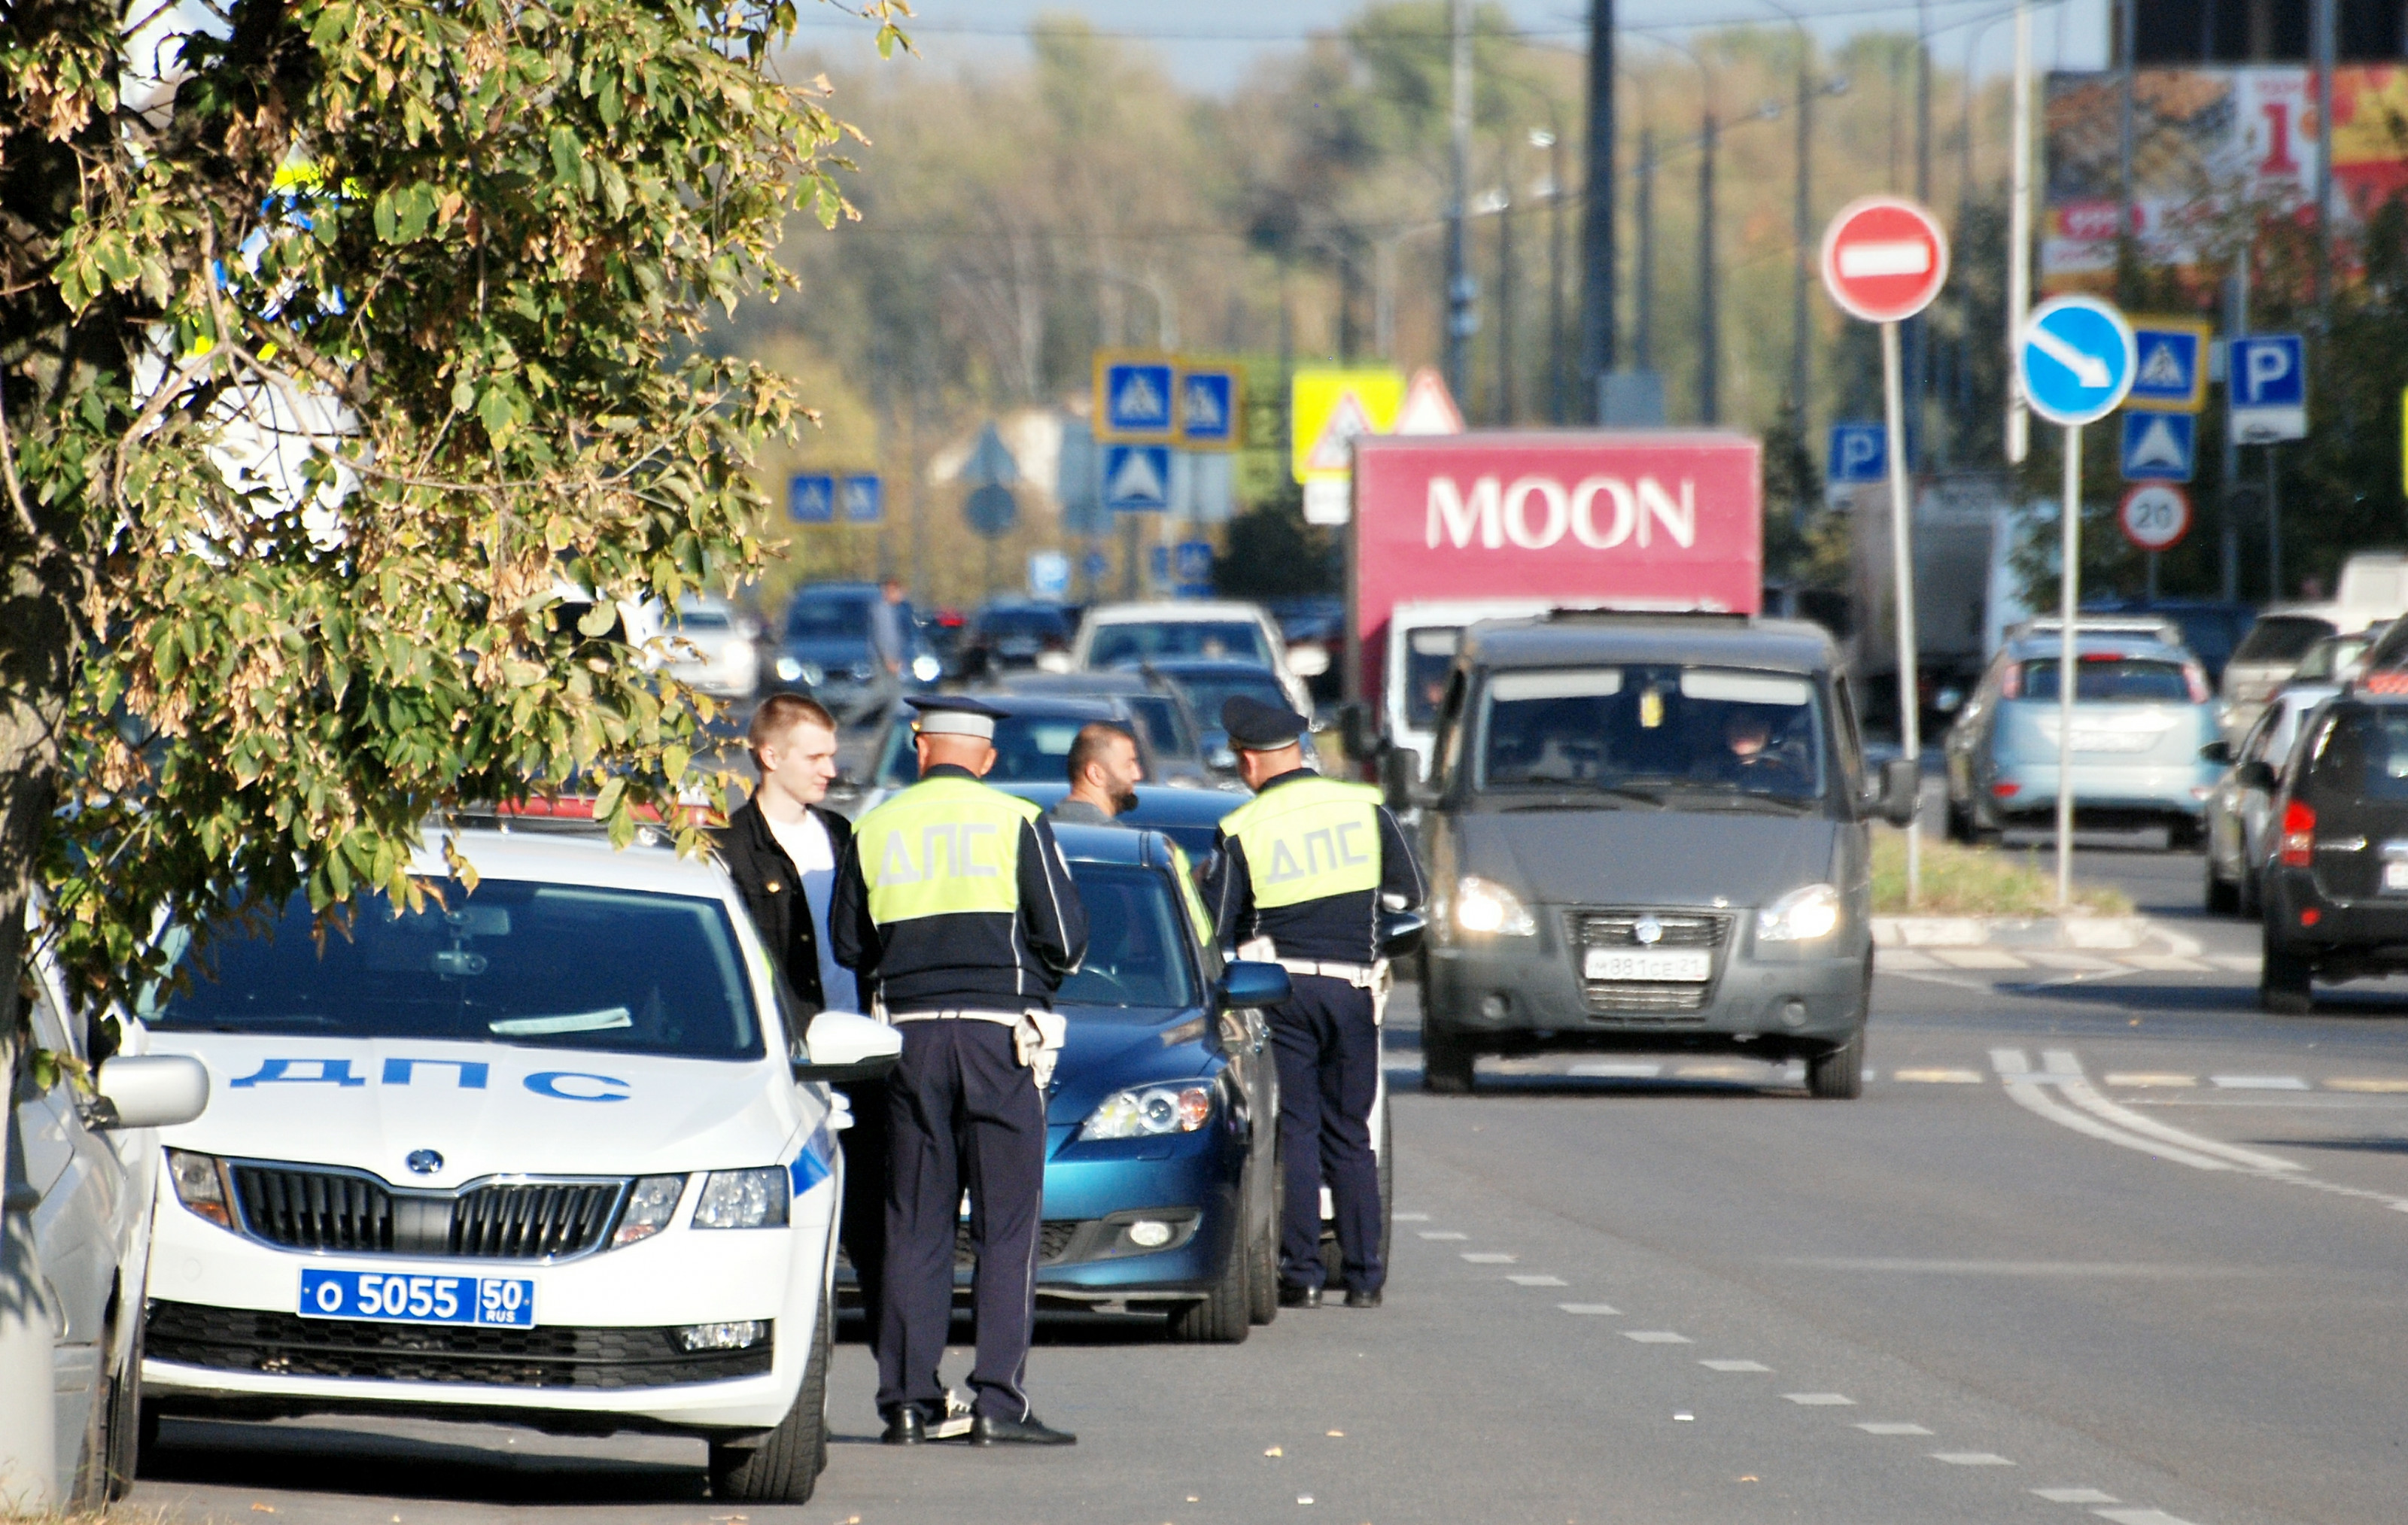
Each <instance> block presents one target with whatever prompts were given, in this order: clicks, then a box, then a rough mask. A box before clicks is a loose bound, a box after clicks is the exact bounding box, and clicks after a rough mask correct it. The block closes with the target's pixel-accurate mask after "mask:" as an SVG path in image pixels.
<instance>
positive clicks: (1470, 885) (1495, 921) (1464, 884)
mask: <svg viewBox="0 0 2408 1525" xmlns="http://www.w3.org/2000/svg"><path fill="white" fill-rule="evenodd" d="M1448 914H1449V915H1450V916H1452V917H1453V918H1454V920H1455V930H1456V931H1458V932H1465V933H1469V934H1472V935H1473V936H1476V937H1529V936H1534V935H1536V934H1537V933H1538V930H1539V919H1538V918H1537V917H1534V916H1532V915H1531V914H1530V908H1529V907H1528V906H1527V905H1523V904H1522V897H1521V896H1519V895H1517V894H1515V893H1514V892H1513V891H1511V890H1508V889H1506V888H1505V887H1504V886H1503V885H1501V884H1498V882H1496V881H1495V880H1494V879H1484V878H1482V877H1480V876H1479V875H1477V874H1466V875H1465V876H1463V877H1461V878H1459V879H1457V880H1455V904H1454V905H1451V906H1449V907H1448Z"/></svg>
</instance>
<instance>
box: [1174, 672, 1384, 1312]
mask: <svg viewBox="0 0 2408 1525" xmlns="http://www.w3.org/2000/svg"><path fill="white" fill-rule="evenodd" d="M1221 724H1222V726H1223V727H1224V728H1225V729H1226V731H1227V732H1228V733H1229V745H1230V747H1231V748H1233V749H1234V750H1235V751H1236V752H1237V754H1238V771H1239V774H1240V776H1241V777H1244V779H1245V780H1246V784H1247V786H1248V787H1249V788H1251V789H1253V790H1254V798H1253V799H1252V800H1250V801H1248V802H1247V803H1246V804H1244V805H1240V806H1239V807H1238V808H1237V809H1235V810H1232V811H1230V812H1229V814H1228V815H1226V816H1225V817H1224V818H1222V820H1221V834H1220V837H1219V839H1218V841H1217V842H1216V843H1215V847H1216V848H1218V853H1219V855H1218V857H1217V859H1216V860H1215V861H1214V862H1213V865H1212V868H1211V874H1210V876H1209V877H1208V879H1207V882H1206V884H1205V900H1206V903H1207V904H1208V905H1210V906H1211V910H1212V916H1213V924H1214V928H1215V930H1216V934H1217V935H1218V937H1219V940H1220V941H1221V942H1222V944H1223V945H1224V946H1228V945H1232V944H1234V945H1236V947H1237V948H1238V951H1239V954H1240V957H1265V958H1272V959H1276V960H1277V961H1278V962H1280V963H1281V964H1282V965H1283V966H1284V967H1285V968H1286V970H1287V971H1288V976H1289V979H1290V981H1291V983H1292V984H1293V987H1294V994H1292V995H1291V996H1290V997H1289V999H1288V1000H1287V1001H1286V1002H1285V1003H1284V1004H1283V1005H1278V1006H1275V1007H1273V1008H1272V1009H1271V1014H1270V1026H1271V1042H1272V1044H1273V1046H1274V1048H1275V1049H1276V1051H1277V1055H1278V1059H1279V1076H1280V1152H1281V1154H1282V1156H1283V1158H1284V1160H1285V1162H1286V1164H1285V1170H1286V1188H1287V1208H1286V1221H1285V1223H1284V1224H1283V1225H1282V1229H1281V1234H1280V1302H1281V1304H1283V1305H1284V1306H1287V1307H1306V1308H1311V1307H1318V1306H1320V1304H1321V1283H1322V1263H1321V1183H1322V1181H1323V1180H1324V1179H1325V1178H1326V1179H1327V1181H1328V1182H1329V1190H1330V1195H1331V1197H1332V1198H1333V1199H1335V1202H1336V1205H1337V1210H1338V1247H1339V1250H1340V1255H1341V1256H1342V1257H1343V1260H1342V1264H1343V1270H1344V1276H1345V1282H1346V1305H1347V1306H1348V1307H1350V1308H1376V1307H1378V1306H1379V1305H1380V1289H1381V1286H1382V1284H1383V1282H1384V1281H1385V1280H1386V1279H1387V1266H1386V1265H1385V1263H1384V1262H1383V1261H1382V1259H1381V1255H1380V1171H1379V1164H1378V1162H1377V1161H1376V1160H1375V1159H1374V1158H1373V1156H1372V1153H1371V1104H1372V1102H1373V1100H1374V1098H1375V1097H1376V1096H1377V1094H1378V1090H1379V1084H1380V1031H1379V1025H1378V1018H1377V1013H1376V1011H1375V1010H1374V1006H1373V995H1372V987H1373V985H1374V983H1375V982H1376V981H1377V980H1378V979H1379V978H1380V977H1381V976H1382V974H1383V971H1381V970H1380V968H1379V967H1378V965H1379V957H1380V955H1379V915H1380V905H1381V901H1382V899H1383V897H1384V898H1385V899H1387V900H1388V901H1389V902H1390V904H1391V905H1394V906H1395V907H1396V908H1398V909H1411V908H1412V907H1413V906H1416V905H1420V904H1421V900H1422V876H1421V869H1420V867H1419V866H1418V865H1417V864H1415V863H1414V862H1413V853H1412V848H1411V847H1410V846H1408V845H1407V844H1406V842H1405V835H1404V833H1403V832H1401V831H1399V830H1398V826H1397V821H1396V818H1395V817H1393V816H1391V815H1390V814H1388V811H1387V809H1386V807H1385V806H1383V805H1382V804H1381V803H1380V791H1378V790H1376V789H1373V788H1371V787H1370V786H1369V785H1368V784H1350V783H1341V782H1340V781H1338V780H1336V779H1332V778H1324V777H1321V776H1319V775H1318V774H1315V773H1313V772H1312V771H1310V770H1309V769H1307V768H1306V767H1305V765H1304V752H1303V749H1302V748H1301V747H1300V745H1299V744H1298V742H1297V737H1298V736H1300V735H1302V734H1304V731H1305V729H1306V725H1307V721H1306V720H1305V719H1304V717H1303V716H1301V715H1298V714H1296V713H1294V712H1293V711H1291V710H1288V709H1284V708H1282V707H1280V706H1278V705H1267V704H1264V703H1262V702H1261V701H1260V700H1256V699H1249V698H1245V697H1243V696H1242V695H1241V696H1240V697H1237V698H1234V699H1231V700H1230V701H1229V702H1228V703H1226V705H1222V706H1221ZM1265 943H1268V944H1269V947H1268V948H1265V947H1264V946H1263V945H1264V944H1265Z"/></svg>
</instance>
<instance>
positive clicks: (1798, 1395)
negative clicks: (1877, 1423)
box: [1781, 1392, 1856, 1408]
mask: <svg viewBox="0 0 2408 1525" xmlns="http://www.w3.org/2000/svg"><path fill="white" fill-rule="evenodd" d="M1781 1396H1783V1397H1784V1398H1786V1399H1788V1400H1789V1401H1790V1402H1791V1403H1793V1404H1801V1405H1803V1406H1805V1407H1808V1408H1854V1407H1856V1400H1855V1399H1854V1398H1851V1397H1849V1396H1848V1395H1847V1394H1846V1393H1844V1392H1785V1393H1783V1394H1782V1395H1781Z"/></svg>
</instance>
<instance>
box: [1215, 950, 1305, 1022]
mask: <svg viewBox="0 0 2408 1525" xmlns="http://www.w3.org/2000/svg"><path fill="white" fill-rule="evenodd" d="M1219 993H1220V997H1221V1004H1222V1005H1225V1006H1226V1007H1228V1008H1229V1009H1230V1010H1232V1011H1242V1010H1244V1009H1246V1008H1247V1007H1249V1006H1276V1005H1280V1004H1281V1003H1282V1002H1283V1001H1285V1000H1286V999H1287V998H1288V995H1289V993H1290V987H1289V985H1288V979H1287V971H1286V970H1285V969H1283V968H1281V967H1280V966H1279V965H1278V964H1276V963H1267V962H1256V961H1254V960H1250V959H1240V960H1238V961H1236V962H1232V963H1231V964H1230V965H1229V966H1228V968H1226V970H1224V971H1223V972H1222V975H1221V983H1220V991H1219Z"/></svg>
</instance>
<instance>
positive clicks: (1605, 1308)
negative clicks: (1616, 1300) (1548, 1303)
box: [1555, 1303, 1622, 1318]
mask: <svg viewBox="0 0 2408 1525" xmlns="http://www.w3.org/2000/svg"><path fill="white" fill-rule="evenodd" d="M1555 1306H1557V1307H1559V1308H1561V1309H1563V1310H1564V1311H1565V1312H1566V1313H1581V1314H1592V1315H1595V1316H1596V1317H1598V1318H1621V1317H1622V1310H1621V1309H1620V1308H1617V1307H1615V1306H1614V1305H1613V1304H1611V1303H1558V1304H1555Z"/></svg>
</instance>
